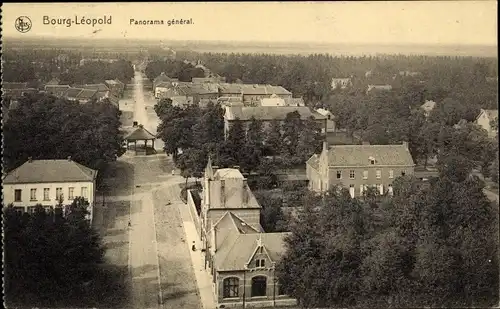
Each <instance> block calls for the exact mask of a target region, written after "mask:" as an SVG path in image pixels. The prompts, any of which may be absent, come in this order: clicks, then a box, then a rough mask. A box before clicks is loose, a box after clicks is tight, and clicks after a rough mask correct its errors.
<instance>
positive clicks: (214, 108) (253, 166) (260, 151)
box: [155, 99, 322, 177]
mask: <svg viewBox="0 0 500 309" xmlns="http://www.w3.org/2000/svg"><path fill="white" fill-rule="evenodd" d="M155 111H156V113H157V115H158V116H159V118H160V120H161V122H160V125H159V126H158V132H159V136H160V137H161V138H162V140H163V141H164V143H165V152H166V153H167V154H171V155H172V156H173V159H174V162H175V163H176V165H177V167H179V168H180V169H181V170H182V171H183V174H184V175H186V176H188V177H199V176H201V173H202V172H203V168H204V167H205V165H206V162H207V157H208V155H211V156H212V160H213V162H214V164H215V165H218V166H221V167H222V166H225V167H232V166H239V168H240V169H241V170H242V171H244V172H261V173H262V174H272V173H273V172H274V171H275V169H276V167H280V166H282V167H291V166H294V165H297V164H302V163H304V162H305V161H306V160H307V159H309V158H310V156H311V155H312V154H313V153H315V152H317V151H318V150H319V149H320V147H321V141H322V136H321V133H320V129H319V127H318V125H317V123H316V122H315V121H314V119H313V118H310V119H307V120H302V119H300V115H299V114H298V113H297V112H293V113H289V114H288V115H287V117H286V119H285V120H284V121H283V123H281V122H280V121H277V120H274V121H272V122H271V124H270V125H269V127H268V128H264V125H263V123H262V122H260V121H258V120H256V119H251V120H250V121H249V122H248V124H247V123H244V122H243V121H239V120H236V121H234V122H233V124H232V125H231V127H230V128H229V130H228V132H227V138H226V139H225V137H224V119H223V109H222V108H221V107H220V105H219V104H213V103H210V104H209V105H208V106H207V107H206V108H204V109H202V108H200V107H198V106H197V105H189V106H188V107H186V108H181V107H178V106H172V101H171V100H170V99H164V100H161V101H160V102H159V103H158V104H156V105H155ZM179 153H180V154H179ZM268 157H270V159H268Z"/></svg>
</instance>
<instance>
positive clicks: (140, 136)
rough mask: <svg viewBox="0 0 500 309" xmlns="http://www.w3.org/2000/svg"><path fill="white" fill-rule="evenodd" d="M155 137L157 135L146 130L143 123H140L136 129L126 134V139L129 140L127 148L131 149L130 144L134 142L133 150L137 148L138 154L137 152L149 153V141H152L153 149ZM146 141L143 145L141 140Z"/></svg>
mask: <svg viewBox="0 0 500 309" xmlns="http://www.w3.org/2000/svg"><path fill="white" fill-rule="evenodd" d="M155 139H156V136H155V135H154V134H153V133H151V132H149V131H148V130H146V129H145V128H144V126H143V125H142V124H140V125H138V126H137V128H136V129H135V130H133V131H132V132H130V133H129V134H127V135H126V136H125V141H126V142H127V150H129V149H131V147H130V144H131V143H133V144H134V146H133V150H135V152H136V154H137V153H147V149H148V141H151V142H152V143H151V146H149V147H150V148H151V149H154V148H155ZM141 141H144V144H142V145H141V143H139V144H138V143H137V142H141Z"/></svg>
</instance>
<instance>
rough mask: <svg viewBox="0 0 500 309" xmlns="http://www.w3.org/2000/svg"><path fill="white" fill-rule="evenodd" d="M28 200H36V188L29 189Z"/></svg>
mask: <svg viewBox="0 0 500 309" xmlns="http://www.w3.org/2000/svg"><path fill="white" fill-rule="evenodd" d="M30 201H36V189H31V190H30Z"/></svg>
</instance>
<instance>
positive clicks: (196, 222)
mask: <svg viewBox="0 0 500 309" xmlns="http://www.w3.org/2000/svg"><path fill="white" fill-rule="evenodd" d="M187 206H188V209H189V214H190V215H191V219H193V223H194V226H195V227H196V232H197V233H198V237H200V235H201V228H200V226H201V223H200V216H199V215H198V212H197V211H196V205H195V203H194V199H193V195H192V193H191V190H187Z"/></svg>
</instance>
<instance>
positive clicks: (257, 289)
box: [251, 276, 267, 297]
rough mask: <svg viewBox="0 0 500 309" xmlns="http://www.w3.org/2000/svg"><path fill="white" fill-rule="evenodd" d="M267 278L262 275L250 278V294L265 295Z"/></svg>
mask: <svg viewBox="0 0 500 309" xmlns="http://www.w3.org/2000/svg"><path fill="white" fill-rule="evenodd" d="M266 290H267V278H266V277H264V276H257V277H253V278H252V294H251V297H255V296H266Z"/></svg>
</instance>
